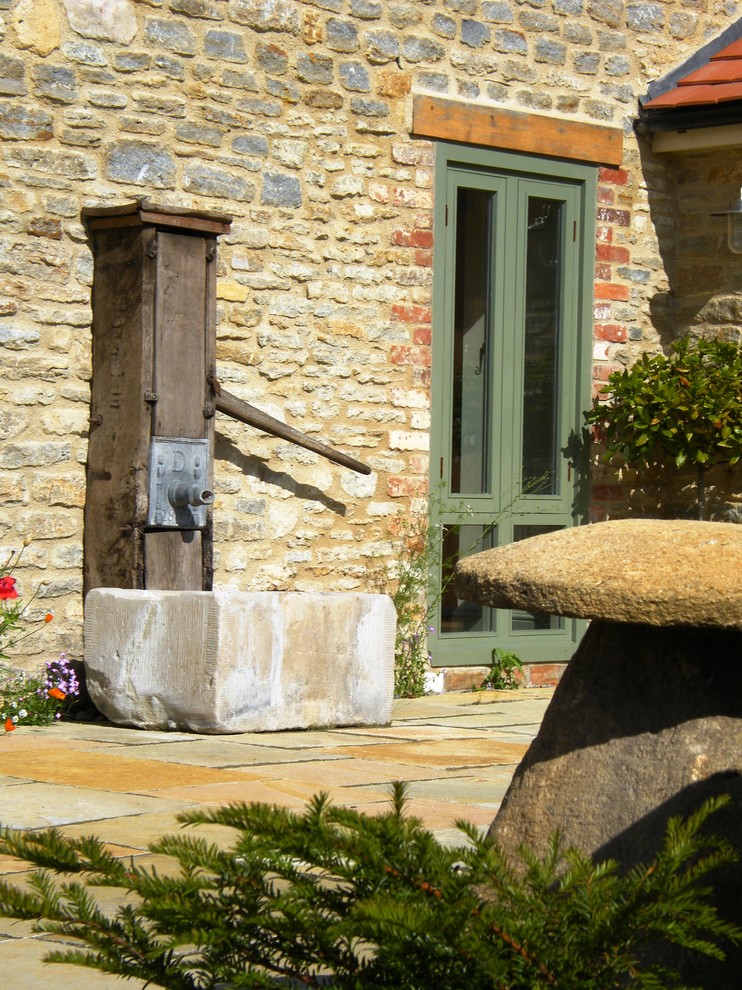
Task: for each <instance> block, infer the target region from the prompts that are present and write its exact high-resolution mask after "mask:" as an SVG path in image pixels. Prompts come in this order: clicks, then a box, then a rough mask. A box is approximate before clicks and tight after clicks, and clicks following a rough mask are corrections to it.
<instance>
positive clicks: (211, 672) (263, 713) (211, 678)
mask: <svg viewBox="0 0 742 990" xmlns="http://www.w3.org/2000/svg"><path fill="white" fill-rule="evenodd" d="M395 625H396V617H395V612H394V606H393V605H392V602H391V599H390V598H388V597H387V596H385V595H366V594H322V593H319V592H305V593H298V592H251V593H247V592H230V591H215V592H196V591H128V590H119V589H111V588H98V589H95V590H93V591H91V592H90V593H89V594H88V596H87V599H86V604H85V665H86V672H87V684H88V690H89V691H90V696H91V698H92V700H93V702H94V703H95V705H96V706H97V707H98V709H99V710H100V711H101V712H102V713H103V714H104V715H106V716H107V717H108V718H110V719H111V720H112V721H114V722H117V723H121V724H125V725H133V726H136V727H138V728H150V729H181V730H182V729H185V730H188V731H193V732H210V733H229V732H259V731H272V730H280V729H289V728H310V727H313V726H337V725H377V724H383V723H387V722H389V720H390V718H391V708H392V698H393V681H394V673H393V668H394V634H395Z"/></svg>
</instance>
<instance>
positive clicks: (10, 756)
mask: <svg viewBox="0 0 742 990" xmlns="http://www.w3.org/2000/svg"><path fill="white" fill-rule="evenodd" d="M0 770H2V772H3V773H5V774H6V775H8V776H17V777H22V778H25V779H27V780H39V781H46V782H48V783H57V782H61V781H64V784H65V786H67V787H84V786H86V785H89V784H90V783H91V782H94V783H95V786H96V789H98V790H102V791H119V792H121V793H123V794H126V793H138V794H141V793H146V792H149V791H151V790H152V789H153V788H157V789H165V788H169V787H196V786H199V785H202V784H216V783H223V782H225V781H230V780H231V781H243V782H244V780H245V779H246V771H243V770H228V769H212V768H210V767H201V766H183V765H181V764H178V763H167V762H165V761H163V760H148V761H146V762H145V761H143V760H136V759H131V758H129V757H128V756H121V755H118V754H116V755H113V754H111V753H108V752H101V751H90V750H81V749H75V750H74V760H73V759H71V758H70V752H69V751H68V750H66V749H61V748H57V749H55V750H51V751H37V752H34V753H3V752H0ZM248 779H250V778H249V777H248Z"/></svg>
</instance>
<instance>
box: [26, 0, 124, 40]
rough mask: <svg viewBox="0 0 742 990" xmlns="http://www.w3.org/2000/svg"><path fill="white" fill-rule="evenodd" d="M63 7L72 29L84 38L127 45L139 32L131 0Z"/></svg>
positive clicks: (83, 1)
mask: <svg viewBox="0 0 742 990" xmlns="http://www.w3.org/2000/svg"><path fill="white" fill-rule="evenodd" d="M33 2H34V3H38V0H33ZM64 7H65V10H66V12H67V20H68V21H69V23H70V27H71V28H72V30H73V31H76V32H77V33H78V34H81V35H82V36H83V38H98V39H100V40H101V41H117V42H119V43H120V44H124V45H128V44H129V42H130V41H131V40H132V38H133V37H134V35H135V34H136V33H137V19H136V15H135V13H134V4H133V3H132V0H64Z"/></svg>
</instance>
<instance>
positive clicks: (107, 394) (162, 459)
mask: <svg viewBox="0 0 742 990" xmlns="http://www.w3.org/2000/svg"><path fill="white" fill-rule="evenodd" d="M83 218H84V220H85V221H86V223H87V226H88V230H89V231H90V236H91V240H92V244H93V253H94V263H95V267H94V282H93V381H92V398H91V418H90V445H89V453H88V479H87V502H86V508H85V537H84V554H85V591H86V592H87V591H89V590H90V589H91V588H99V587H110V588H132V589H136V588H140V589H144V588H149V589H163V590H168V589H172V590H199V591H200V590H204V591H206V590H209V589H210V588H211V583H212V570H213V568H212V521H211V512H210V509H209V503H210V501H211V500H212V497H213V496H212V495H211V480H212V476H213V456H212V454H213V436H214V413H215V402H214V394H213V391H212V388H211V386H210V384H209V381H208V379H209V378H212V377H213V376H214V373H215V369H214V360H215V357H214V351H215V341H216V328H215V325H216V250H217V237H218V236H219V235H220V234H224V233H226V232H227V231H228V230H229V229H230V223H231V218H230V217H228V216H224V215H222V214H218V213H205V212H204V213H201V212H195V211H192V210H186V209H172V208H170V207H160V206H154V205H152V204H150V203H149V202H147V201H146V200H139V201H137V202H135V203H130V204H127V205H124V206H117V207H111V208H89V209H85V210H84V211H83Z"/></svg>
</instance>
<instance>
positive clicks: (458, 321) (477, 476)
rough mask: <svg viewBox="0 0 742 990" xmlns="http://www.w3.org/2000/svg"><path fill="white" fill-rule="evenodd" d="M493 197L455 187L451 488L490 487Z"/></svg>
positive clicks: (476, 490)
mask: <svg viewBox="0 0 742 990" xmlns="http://www.w3.org/2000/svg"><path fill="white" fill-rule="evenodd" d="M493 207H494V195H493V194H492V193H491V192H487V191H484V190H481V189H464V188H459V190H458V195H457V209H456V275H455V287H454V297H455V298H454V327H453V381H452V386H453V402H452V410H451V420H452V421H451V491H452V492H453V493H454V494H467V495H478V494H482V493H484V492H487V491H488V490H489V456H488V451H489V427H488V424H489V408H490V401H489V374H488V366H487V354H488V350H489V335H490V312H489V310H490V272H491V265H492V250H491V245H490V242H491V226H492V212H493Z"/></svg>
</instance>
